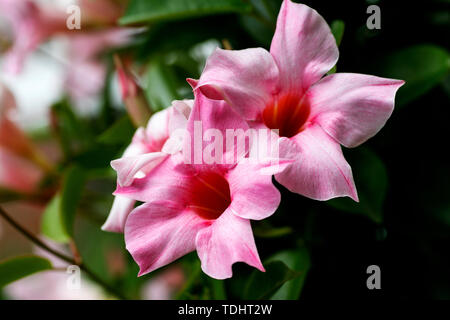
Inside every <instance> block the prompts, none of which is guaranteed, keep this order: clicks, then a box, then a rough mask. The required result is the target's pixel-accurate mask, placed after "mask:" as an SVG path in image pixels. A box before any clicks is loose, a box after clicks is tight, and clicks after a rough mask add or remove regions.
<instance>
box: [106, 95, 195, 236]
mask: <svg viewBox="0 0 450 320" xmlns="http://www.w3.org/2000/svg"><path fill="white" fill-rule="evenodd" d="M192 104H193V101H192V100H183V101H174V102H173V103H172V106H170V107H169V108H167V109H164V110H162V111H159V112H157V113H155V114H154V115H153V116H152V117H151V118H150V120H149V122H148V124H147V128H145V129H144V128H139V129H138V130H137V131H136V133H135V134H134V137H133V140H132V142H131V144H130V145H129V146H128V148H127V149H126V150H125V153H124V154H123V157H122V158H121V159H118V160H114V161H112V162H111V166H112V167H113V168H114V170H116V171H117V176H118V178H117V182H118V184H119V185H121V186H129V185H130V184H131V183H132V182H133V180H134V179H135V178H136V177H141V178H142V177H143V176H145V174H147V173H149V172H150V171H151V170H152V169H154V168H155V167H156V166H158V165H159V164H160V163H161V162H162V161H163V160H164V159H165V158H166V157H167V156H168V155H169V154H171V153H174V152H177V151H179V150H180V149H181V145H180V142H178V137H177V135H176V134H172V133H174V132H176V130H177V129H183V128H185V127H186V124H187V119H188V117H189V114H190V110H191V108H192ZM170 138H171V139H170ZM134 204H135V201H134V200H133V199H129V198H126V197H122V196H116V198H115V200H114V203H113V206H112V208H111V212H110V213H109V216H108V219H107V220H106V222H105V224H104V225H103V226H102V229H103V230H105V231H111V232H123V228H124V226H125V221H126V219H127V217H128V214H129V213H130V212H131V210H133V208H134Z"/></svg>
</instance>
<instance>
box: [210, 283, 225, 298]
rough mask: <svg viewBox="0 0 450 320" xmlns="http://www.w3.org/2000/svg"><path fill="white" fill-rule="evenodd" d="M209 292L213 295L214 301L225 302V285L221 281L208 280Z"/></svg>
mask: <svg viewBox="0 0 450 320" xmlns="http://www.w3.org/2000/svg"><path fill="white" fill-rule="evenodd" d="M208 280H209V283H210V286H211V289H212V290H211V291H212V294H213V298H214V299H215V300H225V299H226V298H227V294H226V292H225V285H224V281H223V280H217V279H213V278H208Z"/></svg>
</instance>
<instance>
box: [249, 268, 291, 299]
mask: <svg viewBox="0 0 450 320" xmlns="http://www.w3.org/2000/svg"><path fill="white" fill-rule="evenodd" d="M264 267H265V269H266V272H261V271H259V270H254V271H253V272H252V274H251V275H250V278H249V279H248V281H247V284H246V288H245V290H244V296H243V299H247V300H263V299H269V298H270V297H271V296H272V295H273V294H274V293H275V292H276V291H277V290H278V289H279V288H280V287H281V286H282V285H283V284H285V283H286V282H288V281H289V280H292V279H294V278H296V277H298V276H299V275H300V273H298V272H295V271H293V270H291V269H289V268H288V267H287V266H286V264H285V263H284V262H282V261H278V260H277V261H271V262H269V263H267V264H266V265H265V266H264Z"/></svg>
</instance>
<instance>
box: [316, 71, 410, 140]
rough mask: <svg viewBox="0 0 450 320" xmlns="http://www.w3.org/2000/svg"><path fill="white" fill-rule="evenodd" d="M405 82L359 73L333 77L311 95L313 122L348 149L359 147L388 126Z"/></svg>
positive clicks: (324, 79) (320, 84)
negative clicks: (399, 91)
mask: <svg viewBox="0 0 450 320" xmlns="http://www.w3.org/2000/svg"><path fill="white" fill-rule="evenodd" d="M404 83H405V82H404V81H401V80H394V79H386V78H380V77H375V76H370V75H365V74H356V73H335V74H332V75H329V76H327V77H325V78H323V79H322V80H320V81H319V82H318V83H316V84H315V85H314V86H312V87H311V88H310V90H309V91H308V96H309V100H310V103H311V113H312V114H311V118H313V121H315V122H317V123H319V124H320V126H321V127H322V128H323V129H324V130H325V131H326V132H327V133H328V134H329V135H330V136H332V137H333V138H334V139H336V140H337V141H338V142H339V143H341V144H342V145H344V146H346V147H349V148H351V147H356V146H358V145H360V144H361V143H363V142H365V141H366V140H367V139H369V138H371V137H373V136H374V135H375V134H376V133H377V132H378V131H380V129H381V128H382V127H383V126H384V125H385V123H386V121H387V119H388V118H389V117H390V116H391V113H392V111H393V109H394V100H395V93H396V92H397V90H398V89H399V88H400V87H401V86H402V85H403V84H404Z"/></svg>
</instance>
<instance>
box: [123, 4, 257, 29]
mask: <svg viewBox="0 0 450 320" xmlns="http://www.w3.org/2000/svg"><path fill="white" fill-rule="evenodd" d="M251 9H252V7H251V5H250V4H249V3H247V2H246V1H243V0H214V1H211V0H171V1H167V0H152V1H148V0H131V2H130V4H129V5H128V8H127V10H126V12H125V15H124V16H123V17H122V18H121V19H120V20H119V22H120V23H121V24H134V23H143V22H156V21H169V20H179V19H186V18H191V17H198V16H204V15H212V14H219V13H233V12H234V13H245V12H249V11H251Z"/></svg>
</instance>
